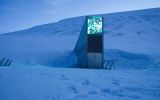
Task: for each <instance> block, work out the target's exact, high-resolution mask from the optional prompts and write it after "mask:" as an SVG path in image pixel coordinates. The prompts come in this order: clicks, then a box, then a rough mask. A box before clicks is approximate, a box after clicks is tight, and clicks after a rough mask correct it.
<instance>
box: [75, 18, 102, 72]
mask: <svg viewBox="0 0 160 100" xmlns="http://www.w3.org/2000/svg"><path fill="white" fill-rule="evenodd" d="M74 52H75V54H76V56H77V59H78V61H77V66H78V67H79V68H94V69H101V68H103V18H102V17H100V16H87V17H86V19H85V21H84V24H83V27H82V30H81V33H80V35H79V38H78V41H77V44H76V46H75V49H74Z"/></svg>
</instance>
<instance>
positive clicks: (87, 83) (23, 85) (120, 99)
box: [0, 66, 160, 100]
mask: <svg viewBox="0 0 160 100" xmlns="http://www.w3.org/2000/svg"><path fill="white" fill-rule="evenodd" d="M159 75H160V72H159V70H143V71H142V70H134V71H132V70H124V71H122V70H116V71H109V70H93V69H92V70H87V69H74V68H73V69H71V68H51V67H41V66H36V67H35V66H26V67H23V68H18V67H16V68H10V69H8V68H1V69H0V99H1V100H108V99H109V100H159V99H160V84H159V83H160V78H159Z"/></svg>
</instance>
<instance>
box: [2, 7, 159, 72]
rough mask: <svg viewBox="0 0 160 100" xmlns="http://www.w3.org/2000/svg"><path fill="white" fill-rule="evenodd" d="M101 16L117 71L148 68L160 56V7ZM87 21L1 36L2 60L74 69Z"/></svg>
mask: <svg viewBox="0 0 160 100" xmlns="http://www.w3.org/2000/svg"><path fill="white" fill-rule="evenodd" d="M100 16H103V17H104V49H105V58H106V59H107V58H109V59H112V58H113V59H118V60H117V63H116V64H118V65H117V66H119V67H117V69H118V68H125V69H132V68H136V69H144V68H148V67H149V66H150V65H152V64H153V62H154V61H153V60H154V59H152V56H155V55H156V56H159V55H160V46H159V43H160V34H159V33H160V29H159V26H160V8H155V9H146V10H138V11H129V12H120V13H111V14H102V15H100ZM84 18H85V17H83V16H82V17H75V18H69V19H64V20H61V21H59V22H56V23H50V24H45V25H40V26H35V27H32V28H30V29H26V30H22V31H17V32H12V33H8V34H4V35H0V46H1V49H0V59H1V58H3V57H5V58H10V59H12V60H13V64H17V63H18V64H19V63H24V64H30V63H34V64H40V65H47V66H52V67H74V66H73V65H74V64H75V62H76V58H75V56H74V54H73V53H72V50H73V49H74V47H75V44H76V42H77V39H78V35H79V33H80V30H81V28H82V24H83V23H84ZM68 55H69V56H68ZM68 58H69V59H68ZM157 62H159V60H158V61H157Z"/></svg>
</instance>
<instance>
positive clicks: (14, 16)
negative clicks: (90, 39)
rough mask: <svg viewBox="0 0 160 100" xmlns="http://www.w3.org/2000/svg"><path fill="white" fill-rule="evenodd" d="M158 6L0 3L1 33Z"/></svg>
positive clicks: (157, 0)
mask: <svg viewBox="0 0 160 100" xmlns="http://www.w3.org/2000/svg"><path fill="white" fill-rule="evenodd" d="M158 7H160V0H134V1H131V0H123V1H122V0H0V21H1V23H0V27H1V28H0V34H1V33H5V32H12V31H18V30H23V29H27V28H30V27H33V26H36V25H41V24H47V23H51V22H56V21H59V20H61V19H66V18H71V17H76V16H84V15H92V14H105V13H113V12H123V11H132V10H140V9H148V8H158Z"/></svg>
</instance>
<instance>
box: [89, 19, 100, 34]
mask: <svg viewBox="0 0 160 100" xmlns="http://www.w3.org/2000/svg"><path fill="white" fill-rule="evenodd" d="M87 22H88V23H87V24H88V28H87V33H88V34H102V17H100V16H89V17H88V20H87Z"/></svg>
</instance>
